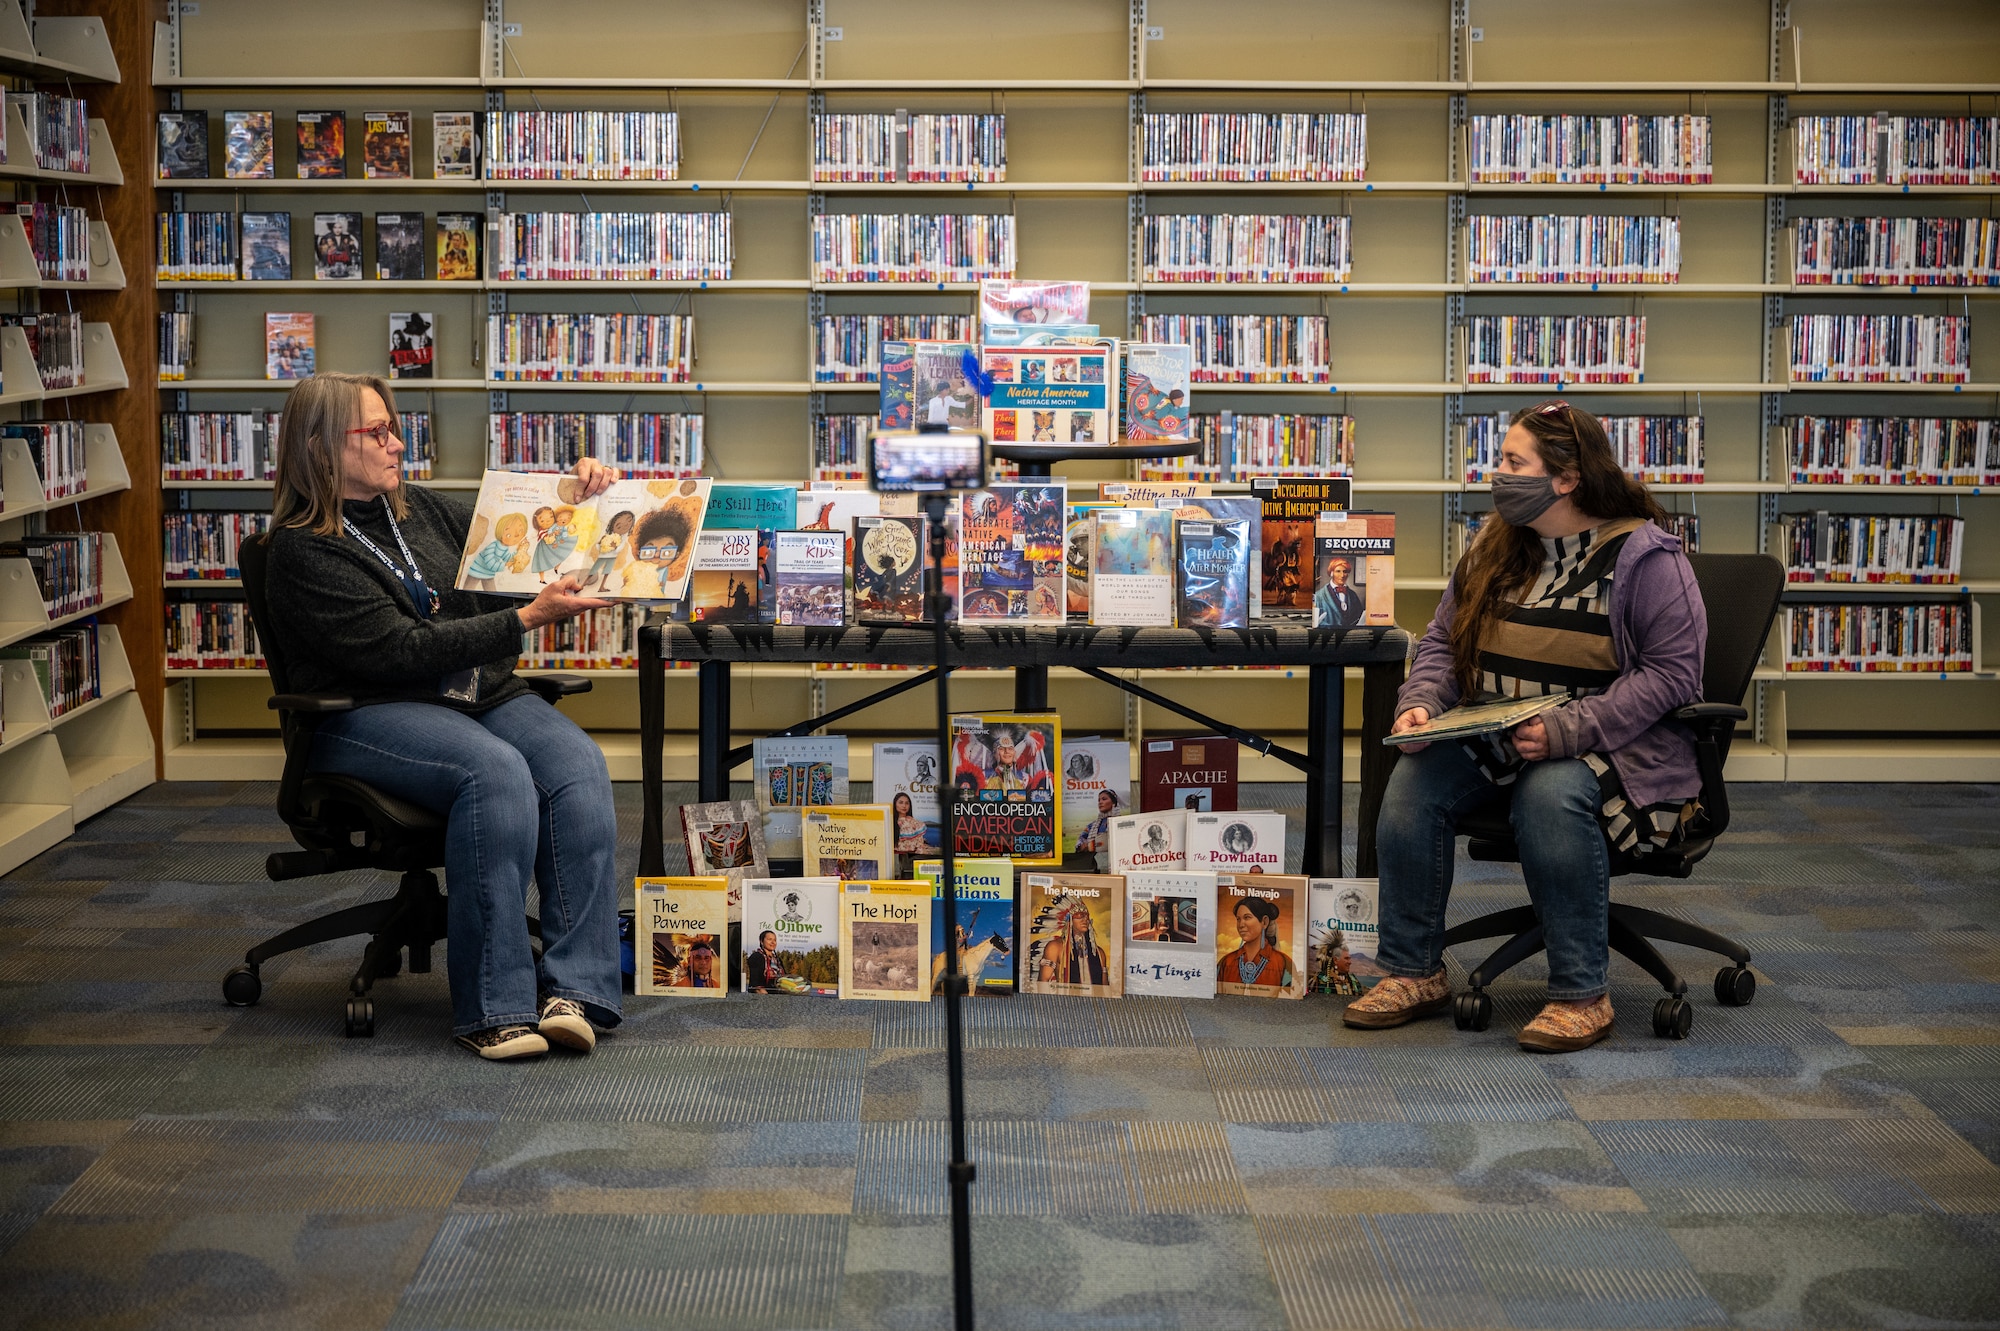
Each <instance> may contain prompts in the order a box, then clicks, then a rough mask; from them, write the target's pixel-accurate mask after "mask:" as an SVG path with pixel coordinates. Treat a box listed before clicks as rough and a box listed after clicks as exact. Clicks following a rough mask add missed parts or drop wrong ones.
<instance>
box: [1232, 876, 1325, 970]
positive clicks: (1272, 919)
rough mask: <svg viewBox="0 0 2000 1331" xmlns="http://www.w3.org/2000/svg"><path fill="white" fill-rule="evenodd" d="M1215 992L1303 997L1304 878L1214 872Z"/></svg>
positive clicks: (1305, 905)
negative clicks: (1215, 920) (1215, 918)
mask: <svg viewBox="0 0 2000 1331" xmlns="http://www.w3.org/2000/svg"><path fill="white" fill-rule="evenodd" d="M1215 895H1216V904H1217V907H1218V909H1217V912H1216V913H1217V915H1218V917H1219V918H1218V920H1217V927H1216V931H1215V954H1216V971H1215V991H1216V992H1217V993H1218V994H1241V995H1243V996H1244V997H1247V998H1304V997H1305V996H1306V970H1305V957H1306V917H1307V915H1308V913H1309V911H1308V904H1309V903H1308V900H1307V890H1306V880H1305V879H1304V878H1302V877H1299V876H1296V875H1291V874H1251V873H1234V874H1229V873H1225V874H1217V875H1216V876H1215Z"/></svg>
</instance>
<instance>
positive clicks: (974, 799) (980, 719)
mask: <svg viewBox="0 0 2000 1331" xmlns="http://www.w3.org/2000/svg"><path fill="white" fill-rule="evenodd" d="M1061 770H1062V718H1061V717H1059V716H1057V715H1056V714H1055V713H1053V712H982V713H972V714H963V715H957V716H954V717H952V718H951V777H950V783H951V784H950V789H951V799H952V806H951V817H952V838H953V842H954V845H953V850H952V853H953V854H954V855H983V856H998V855H1005V856H1008V857H1009V858H1011V859H1012V860H1013V861H1014V862H1015V863H1016V864H1060V863H1061V862H1062V794H1061V791H1060V789H1059V788H1058V787H1057V785H1056V778H1057V773H1059V772H1060V771H1061Z"/></svg>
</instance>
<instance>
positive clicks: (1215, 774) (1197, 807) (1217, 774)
mask: <svg viewBox="0 0 2000 1331" xmlns="http://www.w3.org/2000/svg"><path fill="white" fill-rule="evenodd" d="M1236 752H1237V746H1236V741H1235V740H1233V739H1226V738H1224V737H1223V736H1221V735H1185V736H1182V737H1180V738H1178V739H1149V740H1147V741H1145V742H1144V743H1143V744H1141V745H1140V746H1139V807H1140V808H1141V809H1185V810H1187V811H1188V812H1190V813H1220V812H1225V811H1227V810H1230V809H1233V808H1235V807H1236Z"/></svg>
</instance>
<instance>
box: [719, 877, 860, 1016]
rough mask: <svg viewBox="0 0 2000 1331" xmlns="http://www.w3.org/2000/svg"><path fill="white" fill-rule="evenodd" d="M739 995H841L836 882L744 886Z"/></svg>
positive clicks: (759, 881) (760, 881) (758, 881)
mask: <svg viewBox="0 0 2000 1331" xmlns="http://www.w3.org/2000/svg"><path fill="white" fill-rule="evenodd" d="M743 992H744V993H746V994H794V995H801V996H805V997H811V998H837V997H839V996H840V880H839V879H837V878H752V879H750V880H749V881H747V882H745V883H744V884H743Z"/></svg>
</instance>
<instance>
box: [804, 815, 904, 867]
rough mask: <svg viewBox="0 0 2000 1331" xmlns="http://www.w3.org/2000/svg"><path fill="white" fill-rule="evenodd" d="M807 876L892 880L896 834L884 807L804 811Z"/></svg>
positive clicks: (894, 865) (894, 864)
mask: <svg viewBox="0 0 2000 1331" xmlns="http://www.w3.org/2000/svg"><path fill="white" fill-rule="evenodd" d="M803 830H804V834H805V836H804V846H805V854H804V859H805V866H806V872H808V873H810V874H815V875H817V876H819V877H821V878H838V879H841V880H842V881H847V880H850V879H855V878H861V879H876V878H893V877H895V876H896V834H895V828H894V826H893V824H892V823H891V821H890V815H889V806H888V805H886V804H833V805H828V806H827V807H826V808H823V809H807V810H806V811H805V821H804V829H803Z"/></svg>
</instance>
